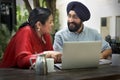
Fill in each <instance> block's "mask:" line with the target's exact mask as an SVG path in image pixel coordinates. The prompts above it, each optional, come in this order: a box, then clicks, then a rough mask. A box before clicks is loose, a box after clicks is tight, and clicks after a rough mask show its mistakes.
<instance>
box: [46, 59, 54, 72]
mask: <svg viewBox="0 0 120 80" xmlns="http://www.w3.org/2000/svg"><path fill="white" fill-rule="evenodd" d="M46 61H47V68H48V72H54V71H55V70H54V59H53V58H46Z"/></svg>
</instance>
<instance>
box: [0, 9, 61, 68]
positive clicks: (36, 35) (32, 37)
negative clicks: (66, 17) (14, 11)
mask: <svg viewBox="0 0 120 80" xmlns="http://www.w3.org/2000/svg"><path fill="white" fill-rule="evenodd" d="M52 26H53V16H52V14H51V11H50V10H49V9H46V8H35V9H33V10H32V11H31V13H30V15H29V18H28V21H27V22H25V23H23V24H22V25H21V26H20V28H19V30H18V31H17V32H16V34H15V35H14V36H13V37H12V39H11V41H10V43H9V44H8V46H7V48H6V51H5V53H4V56H3V59H2V62H1V64H0V67H1V68H9V67H17V68H29V67H30V66H31V64H30V58H36V56H37V54H42V53H43V52H46V57H49V58H54V60H55V62H60V59H61V53H59V52H55V51H53V47H52V43H51V36H50V31H51V29H52Z"/></svg>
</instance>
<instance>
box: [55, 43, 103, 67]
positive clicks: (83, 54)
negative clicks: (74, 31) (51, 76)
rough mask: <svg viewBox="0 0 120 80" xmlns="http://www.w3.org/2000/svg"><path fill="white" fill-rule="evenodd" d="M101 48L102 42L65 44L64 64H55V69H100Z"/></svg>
mask: <svg viewBox="0 0 120 80" xmlns="http://www.w3.org/2000/svg"><path fill="white" fill-rule="evenodd" d="M101 48H102V44H101V41H77V42H64V44H63V54H62V63H61V64H60V63H58V64H55V67H57V68H59V69H73V68H94V67H98V65H99V57H100V53H101Z"/></svg>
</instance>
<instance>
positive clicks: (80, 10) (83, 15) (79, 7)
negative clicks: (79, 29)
mask: <svg viewBox="0 0 120 80" xmlns="http://www.w3.org/2000/svg"><path fill="white" fill-rule="evenodd" d="M70 10H74V11H75V12H76V14H77V16H78V17H79V18H80V19H81V20H82V21H87V20H88V19H90V11H89V9H88V8H87V7H86V6H85V5H84V4H82V3H81V2H77V1H73V2H70V3H69V4H68V5H67V14H69V11H70Z"/></svg>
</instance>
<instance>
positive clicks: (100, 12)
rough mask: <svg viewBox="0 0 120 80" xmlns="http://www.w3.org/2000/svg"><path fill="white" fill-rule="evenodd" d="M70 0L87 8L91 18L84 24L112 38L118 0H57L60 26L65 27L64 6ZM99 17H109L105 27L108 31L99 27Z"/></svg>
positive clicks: (117, 11) (118, 5)
mask: <svg viewBox="0 0 120 80" xmlns="http://www.w3.org/2000/svg"><path fill="white" fill-rule="evenodd" d="M70 1H80V2H82V3H83V4H85V5H86V6H87V7H88V8H89V10H90V12H91V18H90V20H89V21H86V22H85V23H84V24H85V25H86V26H88V27H91V28H94V29H96V30H98V32H99V33H101V34H102V33H103V32H104V33H103V36H106V35H108V34H109V35H111V37H113V38H114V37H115V36H116V16H120V3H118V1H119V0H57V8H58V9H59V12H60V25H61V28H64V27H67V24H66V23H67V14H66V6H67V4H68V3H69V2H70ZM101 17H107V18H108V19H109V20H108V23H107V24H108V28H106V30H108V31H105V29H104V28H101ZM101 30H104V31H101Z"/></svg>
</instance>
